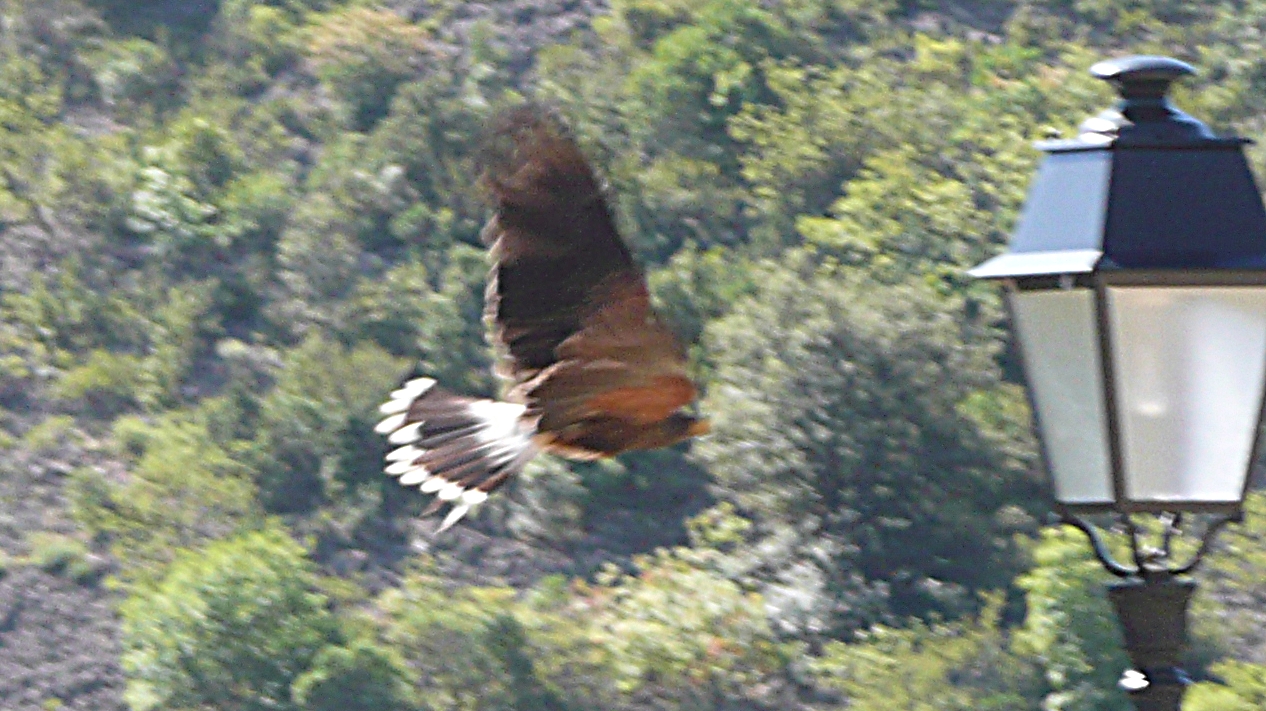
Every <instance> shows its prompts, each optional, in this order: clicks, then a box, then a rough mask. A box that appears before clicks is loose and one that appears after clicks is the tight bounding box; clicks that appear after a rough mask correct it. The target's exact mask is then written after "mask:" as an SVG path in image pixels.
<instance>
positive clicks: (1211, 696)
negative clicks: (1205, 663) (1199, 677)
mask: <svg viewBox="0 0 1266 711" xmlns="http://www.w3.org/2000/svg"><path fill="white" fill-rule="evenodd" d="M1209 671H1210V672H1212V673H1213V674H1216V675H1217V677H1218V679H1219V681H1217V682H1211V681H1202V682H1200V683H1198V684H1196V685H1195V686H1193V687H1192V688H1191V690H1190V691H1189V692H1188V693H1187V697H1186V698H1185V699H1184V701H1183V708H1185V709H1189V711H1214V710H1215V709H1216V710H1217V711H1251V710H1252V709H1259V708H1261V707H1262V705H1263V704H1266V666H1262V665H1261V664H1249V663H1247V662H1239V661H1235V660H1232V659H1228V660H1226V661H1222V662H1219V663H1218V664H1215V665H1214V666H1213V667H1212V668H1211V669H1210V670H1209Z"/></svg>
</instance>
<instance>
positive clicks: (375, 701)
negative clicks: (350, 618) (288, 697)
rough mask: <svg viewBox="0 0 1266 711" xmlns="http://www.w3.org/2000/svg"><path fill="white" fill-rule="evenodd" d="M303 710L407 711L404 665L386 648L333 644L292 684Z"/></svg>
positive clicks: (409, 705) (355, 643) (320, 653)
mask: <svg viewBox="0 0 1266 711" xmlns="http://www.w3.org/2000/svg"><path fill="white" fill-rule="evenodd" d="M292 690H293V699H294V702H295V705H296V706H297V707H298V708H299V709H302V710H303V711H403V710H404V709H411V708H413V705H412V704H411V703H410V702H409V688H408V685H407V683H406V682H405V678H404V672H403V671H402V669H401V663H400V662H399V661H397V660H396V659H395V658H394V657H392V655H391V654H390V653H388V652H387V651H386V650H384V649H383V648H381V647H379V646H376V645H374V644H372V643H369V642H365V641H359V642H354V643H352V644H351V645H350V646H346V647H344V646H337V645H329V646H327V647H325V648H323V649H322V650H321V651H320V652H318V653H317V655H316V656H315V657H314V658H313V660H312V666H311V668H309V669H308V670H307V671H305V672H304V673H303V674H301V675H300V676H299V677H298V678H297V679H295V681H294V683H293V684H292Z"/></svg>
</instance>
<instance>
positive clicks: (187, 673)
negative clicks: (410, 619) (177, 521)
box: [120, 528, 389, 711]
mask: <svg viewBox="0 0 1266 711" xmlns="http://www.w3.org/2000/svg"><path fill="white" fill-rule="evenodd" d="M315 583H316V578H315V574H314V572H313V570H312V565H311V563H309V562H308V561H307V560H306V558H305V557H304V551H303V548H301V547H300V546H299V545H298V544H297V543H295V542H294V541H293V540H291V539H290V538H289V536H287V535H286V534H285V533H283V532H282V531H280V530H278V529H275V528H273V529H267V530H263V531H257V532H254V533H248V534H245V535H243V536H240V537H236V538H229V539H225V540H223V541H218V542H216V543H212V544H210V545H208V546H206V547H205V548H204V549H202V550H200V551H185V552H182V553H181V554H179V555H177V556H176V558H175V560H174V561H173V562H172V564H171V567H170V568H169V569H168V570H167V571H166V572H165V574H164V575H163V576H162V577H161V578H160V579H158V580H156V581H155V582H154V583H153V584H152V585H145V586H141V587H139V588H136V589H134V590H133V591H132V594H131V595H130V596H129V597H128V599H127V600H126V601H124V603H123V605H122V606H121V608H120V615H121V616H122V618H123V641H124V649H125V651H124V653H123V665H124V669H125V670H126V671H127V673H128V688H127V693H126V698H127V701H128V703H129V704H131V706H132V708H134V709H141V710H147V709H154V708H199V707H211V708H238V709H243V710H258V711H264V710H265V709H299V708H303V707H301V706H299V705H298V704H296V703H295V701H294V700H293V699H292V696H291V685H292V684H295V683H296V681H297V680H299V679H302V678H303V677H302V675H303V674H304V672H305V671H306V670H307V669H309V667H310V666H311V665H312V663H313V661H314V660H316V659H318V658H321V657H319V656H318V655H320V654H321V652H322V650H323V648H325V647H326V645H327V644H328V643H330V642H332V641H335V640H336V634H337V632H336V628H335V626H334V620H333V618H332V617H331V616H330V613H329V612H328V611H327V610H326V602H327V601H326V599H325V598H324V596H323V595H321V594H320V593H319V592H317V591H316V588H315ZM339 656H340V655H339V653H337V652H328V653H326V654H325V656H324V657H323V658H321V659H322V660H323V666H322V667H321V669H323V670H324V673H326V674H331V673H333V672H334V669H335V668H337V667H338V665H339V662H338V661H336V660H337V659H338V658H339ZM362 661H364V660H362ZM373 664H376V662H370V663H369V667H370V668H372V666H373ZM345 671H350V670H345ZM322 673H323V672H322V671H317V672H314V674H313V675H312V676H309V677H308V681H306V682H305V683H304V684H302V685H301V686H300V688H302V689H303V690H304V693H305V696H304V698H305V699H307V700H308V701H310V702H313V703H315V704H317V705H315V706H308V707H307V708H322V707H321V706H320V705H319V704H321V703H323V701H324V700H325V699H328V698H329V696H327V695H326V694H329V693H330V690H328V689H327V688H325V686H324V684H322V683H321V682H320V681H319V678H320V675H321V674H322ZM339 681H341V682H343V684H348V686H344V685H343V684H339V685H340V686H341V687H342V688H341V691H343V692H347V691H350V689H351V688H354V685H355V680H354V679H353V680H348V679H347V678H346V677H344V678H343V679H340V680H339ZM334 683H338V682H334ZM388 693H389V692H388Z"/></svg>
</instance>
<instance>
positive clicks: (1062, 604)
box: [1016, 527, 1131, 711]
mask: <svg viewBox="0 0 1266 711" xmlns="http://www.w3.org/2000/svg"><path fill="white" fill-rule="evenodd" d="M1032 555H1033V561H1034V563H1035V565H1034V567H1033V569H1032V570H1030V571H1028V572H1027V573H1025V574H1024V575H1022V576H1020V578H1019V579H1018V580H1017V583H1018V584H1019V586H1020V587H1021V588H1023V589H1024V591H1025V593H1026V601H1027V603H1028V605H1027V606H1028V614H1027V616H1026V617H1025V620H1024V626H1023V628H1022V629H1021V630H1019V631H1018V632H1017V633H1016V643H1017V645H1018V647H1019V649H1020V650H1021V652H1022V653H1026V654H1030V655H1032V656H1033V657H1034V658H1035V659H1036V660H1037V663H1038V665H1039V666H1040V668H1041V670H1042V674H1043V675H1044V677H1045V680H1046V683H1047V685H1048V686H1049V689H1050V690H1049V693H1048V694H1047V695H1046V698H1045V700H1044V701H1043V708H1050V709H1070V710H1071V709H1078V710H1081V709H1086V710H1087V711H1091V710H1094V711H1126V709H1129V708H1131V704H1130V702H1129V700H1128V699H1127V698H1126V696H1125V694H1124V693H1123V692H1122V691H1121V690H1120V689H1119V688H1118V687H1117V684H1116V682H1117V679H1118V678H1119V677H1120V675H1121V672H1122V671H1124V670H1126V669H1129V668H1130V661H1129V659H1128V658H1127V657H1126V655H1125V651H1124V649H1123V648H1122V643H1121V636H1120V631H1119V628H1118V626H1117V622H1116V615H1115V614H1114V613H1113V612H1112V608H1111V605H1110V604H1109V603H1108V598H1107V594H1106V587H1105V583H1106V582H1107V574H1106V573H1105V572H1104V571H1103V568H1102V566H1100V565H1099V563H1098V561H1096V560H1095V559H1094V558H1093V557H1092V556H1091V553H1090V550H1089V547H1088V546H1087V545H1086V541H1085V537H1084V536H1083V535H1082V534H1081V532H1080V531H1076V530H1073V529H1072V528H1070V527H1063V528H1049V529H1046V530H1044V531H1043V532H1042V536H1041V539H1040V541H1039V542H1038V543H1037V545H1036V546H1035V547H1034V549H1033V552H1032Z"/></svg>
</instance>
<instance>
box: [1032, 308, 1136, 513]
mask: <svg viewBox="0 0 1266 711" xmlns="http://www.w3.org/2000/svg"><path fill="white" fill-rule="evenodd" d="M1011 311H1012V315H1013V317H1014V318H1015V321H1016V332H1017V334H1018V335H1019V339H1020V348H1021V349H1022V352H1023V354H1024V367H1025V371H1026V376H1027V378H1028V382H1029V389H1030V391H1031V393H1032V396H1033V400H1034V405H1035V407H1036V408H1037V421H1038V428H1039V429H1040V431H1041V436H1042V442H1043V445H1044V446H1045V448H1046V459H1047V464H1048V465H1049V467H1050V469H1051V477H1052V478H1053V479H1054V483H1055V498H1056V500H1058V501H1060V502H1062V503H1065V504H1095V503H1100V504H1101V503H1110V502H1111V501H1112V474H1111V467H1110V466H1109V461H1110V460H1109V456H1108V434H1107V419H1106V408H1105V405H1104V394H1103V368H1102V367H1101V365H1100V358H1099V329H1098V326H1097V324H1098V320H1097V319H1096V316H1095V305H1094V292H1092V291H1091V290H1089V289H1069V290H1058V291H1055V290H1052V291H1017V292H1013V293H1012V295H1011Z"/></svg>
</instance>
